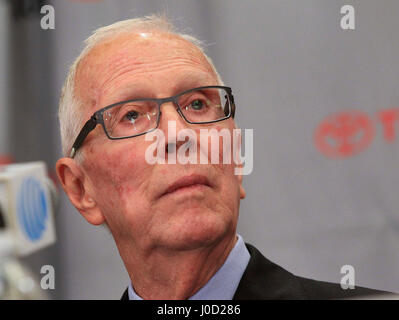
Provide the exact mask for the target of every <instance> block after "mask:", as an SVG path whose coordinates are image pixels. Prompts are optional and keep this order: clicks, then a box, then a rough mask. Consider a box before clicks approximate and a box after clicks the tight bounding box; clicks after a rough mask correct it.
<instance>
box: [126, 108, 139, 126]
mask: <svg viewBox="0 0 399 320" xmlns="http://www.w3.org/2000/svg"><path fill="white" fill-rule="evenodd" d="M139 116H140V114H139V113H138V112H137V111H134V110H133V111H129V112H127V113H126V115H125V118H126V119H127V120H129V121H130V122H131V123H134V122H135V121H136V119H137V118H138V117H139Z"/></svg>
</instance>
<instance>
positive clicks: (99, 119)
mask: <svg viewBox="0 0 399 320" xmlns="http://www.w3.org/2000/svg"><path fill="white" fill-rule="evenodd" d="M212 88H214V89H224V90H225V91H226V92H227V95H228V99H227V101H228V102H229V104H230V107H231V110H230V112H229V115H227V116H225V117H223V118H220V119H217V120H211V121H205V122H192V121H189V120H187V119H186V117H185V116H184V113H183V112H182V110H181V109H180V105H179V103H178V102H177V99H178V98H179V97H180V96H182V95H184V94H187V93H190V92H192V91H197V90H201V89H212ZM136 101H153V102H156V104H157V105H158V114H157V123H156V126H155V128H152V129H149V130H147V131H145V132H142V133H138V134H135V135H132V136H127V137H111V136H110V135H109V133H108V132H107V129H106V128H105V124H104V112H105V111H106V110H108V109H111V108H113V107H115V106H117V105H120V104H122V103H129V102H136ZM165 102H173V103H174V104H175V106H177V113H178V114H179V115H180V116H181V117H182V118H183V119H184V121H186V122H187V123H190V124H209V123H215V122H219V121H223V120H227V119H228V118H230V117H232V118H234V115H235V109H236V107H235V103H234V96H233V93H232V89H231V88H230V87H225V86H203V87H198V88H192V89H189V90H186V91H183V92H181V93H178V94H176V95H174V96H171V97H167V98H159V99H158V98H141V99H131V100H126V101H120V102H117V103H113V104H111V105H108V106H106V107H104V108H102V109H100V110H97V111H96V112H94V113H93V115H92V116H91V117H90V119H89V120H87V121H86V123H85V124H84V126H83V127H82V129H81V130H80V132H79V134H78V136H77V137H76V139H75V142H74V143H73V145H72V149H71V152H70V155H69V157H70V158H72V159H73V158H74V157H75V154H76V152H77V151H78V149H79V148H80V147H81V146H82V144H83V141H84V140H85V139H86V137H87V136H88V135H89V133H90V132H91V131H93V130H94V128H95V127H96V126H97V124H101V126H102V127H103V129H104V132H105V134H106V136H107V137H108V139H110V140H120V139H129V138H134V137H138V136H141V135H144V134H146V133H149V132H152V131H154V130H156V129H157V128H158V126H159V119H160V118H161V114H162V112H161V106H162V104H164V103H165Z"/></svg>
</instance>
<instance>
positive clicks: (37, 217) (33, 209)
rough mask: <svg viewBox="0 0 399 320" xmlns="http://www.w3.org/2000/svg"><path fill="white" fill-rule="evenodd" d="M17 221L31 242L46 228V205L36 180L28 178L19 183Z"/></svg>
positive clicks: (38, 237) (37, 238) (44, 197)
mask: <svg viewBox="0 0 399 320" xmlns="http://www.w3.org/2000/svg"><path fill="white" fill-rule="evenodd" d="M17 211H18V221H19V224H20V225H21V227H22V230H24V232H25V234H26V235H27V237H28V238H29V239H30V240H31V241H37V240H39V239H40V237H41V236H42V234H43V232H44V230H45V228H46V219H47V217H48V213H47V203H46V194H45V192H44V189H43V187H42V185H41V183H40V181H38V180H37V179H35V178H33V177H28V178H26V179H24V180H23V182H22V183H21V187H20V190H19V192H18V196H17Z"/></svg>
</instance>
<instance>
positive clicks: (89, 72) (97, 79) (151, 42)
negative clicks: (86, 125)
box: [75, 31, 217, 103]
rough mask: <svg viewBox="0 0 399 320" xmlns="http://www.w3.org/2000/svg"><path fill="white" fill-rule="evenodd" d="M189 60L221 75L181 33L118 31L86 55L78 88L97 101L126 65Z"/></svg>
mask: <svg viewBox="0 0 399 320" xmlns="http://www.w3.org/2000/svg"><path fill="white" fill-rule="evenodd" d="M173 61H175V63H174V62H173ZM187 61H189V62H190V64H191V66H193V67H194V68H198V70H199V71H201V72H202V73H208V74H209V75H210V76H211V77H212V78H215V79H216V78H217V77H216V74H215V73H214V71H213V69H212V67H211V65H210V64H209V62H208V60H207V59H206V58H205V56H204V54H203V53H202V52H201V50H200V49H199V48H198V47H196V46H195V45H194V44H193V43H191V42H190V41H188V40H186V39H184V38H182V37H180V36H177V35H174V34H170V33H166V32H159V31H156V32H154V31H152V32H136V33H129V34H128V33H126V34H122V35H118V36H117V37H114V38H112V39H108V40H105V41H103V42H101V43H100V44H98V45H96V46H95V47H94V48H93V49H91V50H90V52H89V53H88V54H87V55H86V56H85V57H84V58H83V59H82V61H81V62H80V63H79V65H78V69H77V74H76V78H75V90H76V93H77V94H78V95H79V96H80V98H81V99H83V100H85V101H86V102H87V101H91V102H93V103H94V100H95V99H96V97H98V95H99V91H100V90H101V88H102V87H103V85H104V83H106V82H107V81H108V82H109V81H112V77H116V76H117V75H118V74H122V73H123V72H124V70H125V69H129V70H136V71H137V72H138V73H139V72H140V71H142V70H143V71H145V69H146V68H147V67H149V66H151V68H156V69H162V68H163V67H164V66H173V65H174V64H178V63H184V62H187Z"/></svg>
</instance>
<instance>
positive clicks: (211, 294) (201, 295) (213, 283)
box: [128, 234, 250, 300]
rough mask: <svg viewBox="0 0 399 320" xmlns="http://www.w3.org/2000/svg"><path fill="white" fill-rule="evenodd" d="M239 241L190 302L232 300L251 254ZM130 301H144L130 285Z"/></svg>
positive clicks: (240, 240) (239, 237) (241, 240)
mask: <svg viewBox="0 0 399 320" xmlns="http://www.w3.org/2000/svg"><path fill="white" fill-rule="evenodd" d="M237 237H238V240H237V242H236V244H235V245H234V248H233V249H232V250H231V251H230V253H229V255H228V257H227V259H226V261H225V262H224V264H223V265H222V266H221V267H220V269H219V270H218V271H217V272H216V273H215V274H214V275H213V276H212V278H211V279H209V281H208V282H207V283H206V284H205V285H204V286H203V287H202V288H201V289H200V290H199V291H198V292H197V293H195V294H194V295H193V296H192V297H190V298H189V300H232V299H233V297H234V294H235V292H236V290H237V287H238V284H239V283H240V280H241V277H242V275H243V273H244V271H245V269H246V268H247V265H248V262H249V259H250V254H249V252H248V250H247V248H246V246H245V243H244V240H243V239H242V237H241V236H240V235H239V234H237ZM128 293H129V299H130V300H142V298H141V297H140V296H139V295H137V294H136V292H135V291H134V289H133V286H132V284H131V283H130V285H129V289H128Z"/></svg>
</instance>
